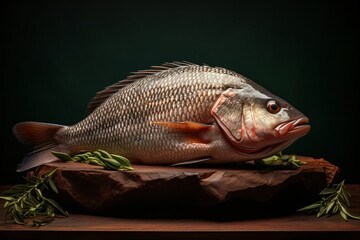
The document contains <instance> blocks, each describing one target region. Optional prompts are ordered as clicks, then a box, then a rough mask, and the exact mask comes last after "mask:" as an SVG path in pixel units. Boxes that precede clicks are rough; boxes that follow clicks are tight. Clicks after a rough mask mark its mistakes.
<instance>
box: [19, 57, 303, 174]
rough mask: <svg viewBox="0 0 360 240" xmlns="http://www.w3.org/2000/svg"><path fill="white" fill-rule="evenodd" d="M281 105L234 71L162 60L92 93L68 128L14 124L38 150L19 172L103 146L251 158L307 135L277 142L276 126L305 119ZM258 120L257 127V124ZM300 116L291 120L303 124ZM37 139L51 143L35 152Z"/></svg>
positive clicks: (131, 153) (214, 159)
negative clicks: (84, 109)
mask: <svg viewBox="0 0 360 240" xmlns="http://www.w3.org/2000/svg"><path fill="white" fill-rule="evenodd" d="M270 101H276V103H277V104H278V105H279V106H283V107H281V112H279V113H273V112H271V111H272V110H271V109H275V107H274V106H272V108H271V109H270V108H267V107H266V104H269V102H270ZM285 105H286V106H291V105H289V104H288V103H286V102H285V101H284V100H282V99H280V98H278V97H277V96H275V95H273V94H271V93H270V92H268V91H267V90H265V89H264V88H262V87H261V86H259V85H257V84H256V83H255V82H253V81H251V80H249V79H247V78H245V77H244V76H242V75H240V74H237V73H235V72H233V71H230V70H227V69H224V68H220V67H210V66H207V65H203V66H201V65H196V64H192V63H188V62H174V63H165V64H163V65H162V66H155V67H152V68H151V69H150V70H143V71H138V72H136V73H134V74H133V75H131V76H129V77H128V78H127V79H125V80H123V81H120V82H118V83H115V84H113V85H111V86H109V87H107V88H106V89H104V90H103V91H100V92H99V93H97V95H96V96H95V97H94V99H93V100H92V101H91V102H90V104H89V108H88V109H89V110H90V114H89V115H88V116H87V117H86V118H85V119H83V120H82V121H80V122H79V123H76V124H74V125H72V126H61V125H54V124H46V123H35V122H23V123H19V124H17V125H16V126H15V127H14V133H15V135H16V136H17V137H18V139H19V140H20V141H22V142H24V143H26V144H32V145H34V149H35V151H34V152H33V153H30V154H29V155H28V156H27V157H26V158H25V159H24V160H23V161H22V163H21V164H20V167H19V171H22V170H26V169H28V168H31V167H34V166H36V165H39V164H43V163H46V162H49V161H54V157H52V156H51V151H55V150H56V151H63V152H66V153H68V154H70V155H71V154H76V153H78V152H81V151H93V150H96V149H104V150H106V151H108V152H112V153H116V154H120V155H123V156H125V157H127V158H129V159H130V161H131V162H138V163H144V164H174V163H187V162H193V161H206V162H208V163H224V162H236V161H247V160H250V159H256V158H259V157H262V156H266V155H268V154H270V153H273V152H275V151H277V150H279V149H282V148H284V147H286V146H288V145H289V144H291V142H293V141H294V139H296V138H298V137H299V136H300V135H301V134H302V135H304V133H305V130H303V131H302V132H301V134H297V135H296V134H290V135H294V136H293V137H292V138H290V139H285V137H284V139H282V136H281V137H280V136H279V134H278V133H277V132H276V128H275V127H276V126H277V125H279V124H283V123H284V122H289V124H290V121H292V120H293V119H305V118H304V117H303V115H302V114H301V113H300V112H299V111H297V110H296V109H295V108H292V107H287V108H286V109H285V107H284V106H285ZM254 109H256V114H254V112H255V111H254ZM269 109H270V110H269ZM269 111H270V112H269ZM261 118H262V119H261ZM264 118H266V121H264ZM244 119H247V120H246V121H244ZM248 119H250V121H252V122H249V120H248ZM259 119H260V120H261V121H260V120H259ZM257 121H258V122H259V123H261V124H262V125H260V124H258V125H257V127H256V128H255V127H253V126H256V122H257ZM305 121H306V120H301V121H297V123H296V124H298V125H299V124H300V123H302V124H303V125H305V124H304V123H305ZM296 124H293V125H294V126H292V125H291V126H290V125H288V126H289V128H288V129H289V130H292V129H294V128H295V125H296ZM265 125H266V126H265ZM249 126H250V127H249ZM298 128H301V127H300V126H298ZM302 128H303V129H305V128H304V127H302ZM257 131H258V132H257ZM293 132H295V131H293ZM298 132H300V131H298ZM239 133H240V135H239ZM276 134H277V135H276ZM239 136H240V138H241V139H238V138H239ZM248 136H253V139H251V137H250V138H249V137H248ZM259 136H261V137H262V138H263V142H261V141H260V140H259V139H258V138H261V137H259ZM272 138H274V139H272ZM290 140H291V141H290ZM39 143H41V145H42V146H44V145H45V146H48V147H47V148H46V147H45V148H44V149H43V151H40V152H39V151H36V149H37V148H38V146H39V145H40V144H39ZM252 143H254V144H252ZM258 145H259V146H258ZM253 149H255V150H257V152H256V154H255V150H253Z"/></svg>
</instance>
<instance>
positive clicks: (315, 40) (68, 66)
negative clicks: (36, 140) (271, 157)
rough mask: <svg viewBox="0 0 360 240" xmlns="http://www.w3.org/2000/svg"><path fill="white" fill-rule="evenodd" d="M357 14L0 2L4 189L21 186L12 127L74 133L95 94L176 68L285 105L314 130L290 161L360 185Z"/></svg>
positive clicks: (347, 10)
mask: <svg viewBox="0 0 360 240" xmlns="http://www.w3.org/2000/svg"><path fill="white" fill-rule="evenodd" d="M358 15H359V14H358V12H357V7H356V6H355V5H353V4H350V3H349V2H346V1H225V0H222V1H195V0H194V1H146V2H145V1H144V2H139V1H135V0H134V1H113V2H110V1H84V2H74V1H63V2H54V1H51V3H50V2H42V3H37V2H28V3H23V2H18V1H12V3H7V4H4V3H2V6H1V17H2V21H1V22H2V40H3V42H4V43H3V44H2V47H1V49H2V51H1V56H2V60H3V64H2V66H1V103H2V109H1V112H2V113H1V136H2V138H3V139H4V140H5V141H4V143H3V144H1V149H0V153H1V156H0V157H1V172H0V178H1V179H0V180H1V181H0V183H14V182H19V181H21V178H20V177H21V176H22V175H21V174H17V173H15V168H16V165H17V163H18V162H19V161H20V160H21V159H22V157H23V156H24V155H25V154H26V153H27V151H28V149H27V148H26V147H24V146H23V145H21V144H20V143H18V142H17V141H16V139H15V138H14V137H13V135H12V132H11V129H12V126H13V125H14V124H15V123H17V122H21V121H28V120H32V121H44V122H53V123H59V124H73V123H76V122H78V121H80V120H81V119H83V118H84V117H85V116H86V107H87V104H88V102H89V101H90V99H91V98H92V97H93V95H94V94H95V92H97V91H99V90H102V89H103V88H104V87H106V86H108V85H110V84H112V83H114V82H116V81H118V80H120V79H123V78H125V77H126V76H127V75H128V74H129V73H130V72H131V71H136V70H139V69H145V68H147V67H148V66H150V65H158V64H161V63H163V62H166V61H174V60H177V61H180V60H187V61H190V62H194V63H206V64H209V65H212V66H215V65H216V66H222V67H226V68H228V69H231V70H234V71H237V72H239V73H241V74H243V75H245V76H247V77H249V78H251V79H253V80H255V81H256V82H258V83H259V84H260V85H263V86H264V87H265V88H267V89H268V90H270V91H271V92H273V93H275V94H277V95H278V96H280V97H282V98H284V99H286V100H287V101H289V102H290V103H292V104H293V105H294V106H295V107H297V108H298V109H299V110H301V111H302V112H303V113H304V114H306V115H307V116H308V117H309V118H310V121H311V125H312V130H311V132H310V133H309V134H308V135H307V136H305V137H303V138H302V139H300V140H298V141H297V142H296V143H295V144H294V145H292V146H291V147H290V148H289V149H288V150H286V151H285V152H286V153H296V154H300V155H308V156H313V157H316V158H320V157H324V158H325V159H327V160H328V161H330V162H332V163H334V164H336V165H338V166H339V167H340V168H341V170H342V172H341V174H342V177H343V178H345V179H346V180H347V182H348V183H350V182H352V183H360V178H359V174H358V172H359V167H360V165H359V162H360V157H359V153H358V152H357V149H358V144H357V143H356V141H357V138H358V135H359V130H358V128H359V127H358V125H357V124H358V121H357V118H356V117H355V114H358V112H359V104H358V101H357V99H358V97H357V94H358V90H357V88H356V87H355V86H354V84H355V83H356V82H358V80H359V44H358V43H359V37H358V34H359V26H358V25H357V24H356V23H357V22H358V21H359V17H358Z"/></svg>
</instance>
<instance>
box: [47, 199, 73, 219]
mask: <svg viewBox="0 0 360 240" xmlns="http://www.w3.org/2000/svg"><path fill="white" fill-rule="evenodd" d="M44 200H45V201H46V202H48V203H49V204H50V205H51V206H53V207H54V208H55V209H57V210H58V211H59V212H60V213H61V214H62V215H64V216H66V217H68V216H69V213H68V212H67V211H65V210H64V209H63V208H62V207H61V206H60V205H59V204H58V203H57V202H55V201H54V200H52V199H50V198H44Z"/></svg>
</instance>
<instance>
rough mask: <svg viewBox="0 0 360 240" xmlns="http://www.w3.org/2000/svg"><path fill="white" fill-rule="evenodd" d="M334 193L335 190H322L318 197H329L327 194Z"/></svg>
mask: <svg viewBox="0 0 360 240" xmlns="http://www.w3.org/2000/svg"><path fill="white" fill-rule="evenodd" d="M334 193H336V190H335V189H333V188H325V189H324V190H322V191H321V192H320V193H319V195H320V196H322V195H329V194H334Z"/></svg>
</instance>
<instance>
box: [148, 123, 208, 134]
mask: <svg viewBox="0 0 360 240" xmlns="http://www.w3.org/2000/svg"><path fill="white" fill-rule="evenodd" d="M151 123H153V124H158V125H163V126H166V127H168V128H171V129H174V130H177V131H181V132H198V131H205V130H210V128H211V125H207V124H204V123H198V122H191V121H187V122H160V121H159V122H151Z"/></svg>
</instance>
